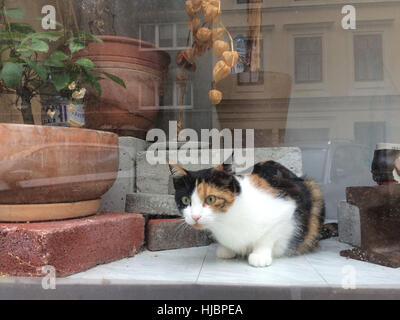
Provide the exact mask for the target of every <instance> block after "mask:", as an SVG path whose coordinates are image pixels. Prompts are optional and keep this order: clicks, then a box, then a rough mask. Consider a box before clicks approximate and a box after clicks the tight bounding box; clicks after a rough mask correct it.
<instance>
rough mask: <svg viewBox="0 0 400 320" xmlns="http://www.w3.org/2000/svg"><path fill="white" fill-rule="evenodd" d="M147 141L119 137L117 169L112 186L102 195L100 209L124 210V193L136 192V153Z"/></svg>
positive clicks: (143, 148) (106, 210) (105, 210)
mask: <svg viewBox="0 0 400 320" xmlns="http://www.w3.org/2000/svg"><path fill="white" fill-rule="evenodd" d="M147 144H148V143H147V142H146V141H144V140H141V139H137V138H133V137H120V138H119V171H118V178H117V180H116V181H115V183H114V185H113V186H112V188H111V189H110V190H109V191H108V192H107V193H106V194H104V195H103V197H102V203H101V207H100V211H103V212H124V211H125V202H126V195H127V194H131V193H133V192H136V165H135V162H136V155H137V153H138V152H141V151H144V150H146V148H147Z"/></svg>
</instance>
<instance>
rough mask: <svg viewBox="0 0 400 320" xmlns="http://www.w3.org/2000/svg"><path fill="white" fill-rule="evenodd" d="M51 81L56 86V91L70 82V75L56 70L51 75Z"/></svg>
mask: <svg viewBox="0 0 400 320" xmlns="http://www.w3.org/2000/svg"><path fill="white" fill-rule="evenodd" d="M51 82H52V83H53V84H54V86H55V87H56V90H57V91H61V90H62V89H65V88H66V87H67V86H68V85H69V82H70V77H69V75H68V73H66V72H57V73H53V74H52V75H51Z"/></svg>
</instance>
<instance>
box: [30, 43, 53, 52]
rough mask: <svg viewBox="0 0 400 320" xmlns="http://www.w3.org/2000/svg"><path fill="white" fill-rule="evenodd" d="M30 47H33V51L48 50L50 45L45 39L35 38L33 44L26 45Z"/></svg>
mask: <svg viewBox="0 0 400 320" xmlns="http://www.w3.org/2000/svg"><path fill="white" fill-rule="evenodd" d="M26 47H27V48H28V49H31V50H33V51H37V52H48V51H49V45H48V44H47V43H46V42H44V41H43V40H35V41H32V43H31V44H28V45H26Z"/></svg>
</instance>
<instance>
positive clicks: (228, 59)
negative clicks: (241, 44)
mask: <svg viewBox="0 0 400 320" xmlns="http://www.w3.org/2000/svg"><path fill="white" fill-rule="evenodd" d="M222 58H223V59H224V61H225V63H226V64H227V65H228V66H229V67H231V68H233V67H234V66H236V65H237V63H238V61H239V54H238V52H237V51H225V52H224V53H223V54H222Z"/></svg>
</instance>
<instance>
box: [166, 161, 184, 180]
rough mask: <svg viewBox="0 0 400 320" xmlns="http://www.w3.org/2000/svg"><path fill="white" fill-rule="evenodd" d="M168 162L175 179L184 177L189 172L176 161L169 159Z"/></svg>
mask: <svg viewBox="0 0 400 320" xmlns="http://www.w3.org/2000/svg"><path fill="white" fill-rule="evenodd" d="M168 164H169V170H170V171H171V175H172V177H173V178H174V179H179V178H182V177H184V176H186V175H187V174H188V172H187V171H186V170H185V169H183V168H182V167H180V166H179V165H177V164H176V163H173V162H171V161H170V160H168Z"/></svg>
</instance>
